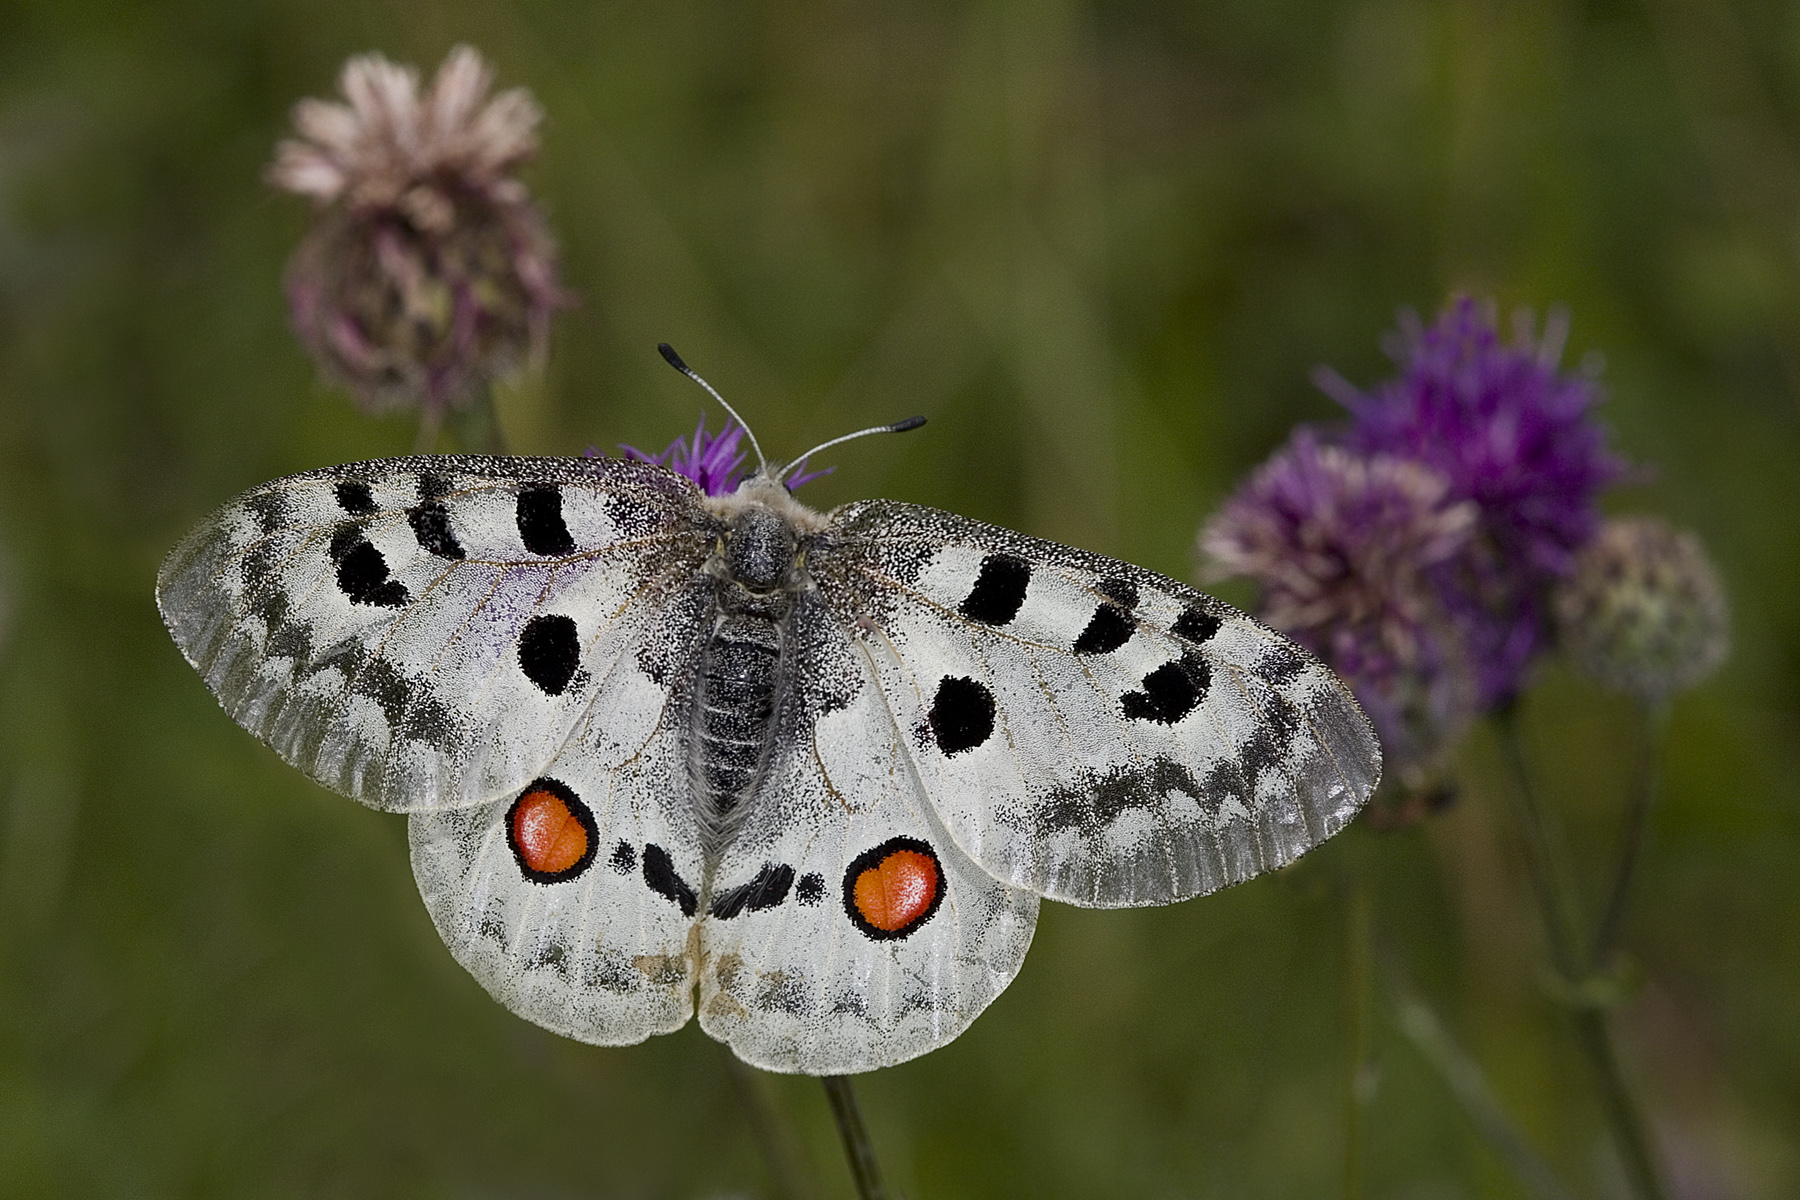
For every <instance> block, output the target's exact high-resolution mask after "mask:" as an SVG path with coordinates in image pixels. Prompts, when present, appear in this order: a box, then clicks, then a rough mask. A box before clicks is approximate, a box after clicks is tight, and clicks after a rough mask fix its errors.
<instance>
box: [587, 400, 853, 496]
mask: <svg viewBox="0 0 1800 1200" xmlns="http://www.w3.org/2000/svg"><path fill="white" fill-rule="evenodd" d="M743 438H744V427H743V426H742V425H739V424H738V423H737V421H736V420H735V419H733V418H730V417H727V418H726V419H725V428H723V429H721V430H720V431H719V432H717V433H709V432H707V429H706V414H704V413H702V414H701V415H700V424H698V425H696V426H695V427H694V436H693V437H691V438H676V439H675V440H674V441H672V442H670V443H669V445H668V448H667V449H666V450H664V451H663V452H662V453H661V454H646V453H644V452H643V451H642V450H639V449H638V448H637V447H635V446H626V445H620V447H619V449H621V450H623V451H624V452H625V457H626V458H632V459H636V460H637V461H638V462H647V463H655V464H656V465H657V466H659V467H667V468H669V470H671V471H674V472H675V473H676V474H677V475H685V476H687V477H688V478H689V479H691V480H693V481H694V482H695V483H696V484H697V485H699V488H700V490H701V491H703V492H705V493H706V494H707V495H708V496H724V495H727V494H728V493H731V492H735V491H737V486H738V484H740V483H742V482H744V480H745V478H747V477H748V476H749V474H750V472H748V471H746V470H745V469H744V463H745V462H746V461H748V456H747V455H745V454H744V453H743V452H742V451H741V450H740V449H738V446H739V444H740V443H741V442H742V441H743ZM836 469H837V468H835V467H826V468H825V469H824V470H823V471H802V472H800V473H799V474H797V475H795V476H794V477H793V478H792V479H789V480H788V481H787V488H788V491H790V492H791V491H794V490H795V489H796V488H799V487H801V486H802V485H804V484H808V483H811V482H812V481H813V480H815V479H818V478H820V477H821V476H825V475H829V474H831V473H832V471H834V470H836Z"/></svg>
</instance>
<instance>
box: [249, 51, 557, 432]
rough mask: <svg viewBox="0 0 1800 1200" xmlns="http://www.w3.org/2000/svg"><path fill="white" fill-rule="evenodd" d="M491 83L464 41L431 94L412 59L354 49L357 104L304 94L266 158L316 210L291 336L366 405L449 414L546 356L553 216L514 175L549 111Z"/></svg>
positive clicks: (294, 274) (292, 270)
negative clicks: (483, 388)
mask: <svg viewBox="0 0 1800 1200" xmlns="http://www.w3.org/2000/svg"><path fill="white" fill-rule="evenodd" d="M492 82H493V78H492V72H491V71H490V70H489V68H488V66H487V64H485V63H484V62H483V61H482V59H481V56H480V55H479V54H477V53H476V52H475V51H474V50H472V49H470V48H469V47H467V46H459V47H457V48H456V49H454V50H452V51H451V52H450V54H449V56H448V57H447V58H445V60H444V63H443V66H441V67H439V68H438V73H437V76H436V78H435V79H433V81H432V83H431V86H430V87H428V88H426V89H425V91H424V93H423V95H421V94H420V89H419V76H418V72H417V71H415V70H413V69H412V68H410V67H401V66H397V65H395V64H393V63H390V62H388V61H387V60H386V59H385V58H383V57H382V56H381V55H379V54H369V55H360V56H358V57H355V58H352V59H350V60H349V62H347V63H346V64H345V65H344V70H343V74H342V76H341V77H340V79H339V87H340V88H341V89H342V91H343V94H344V96H345V98H346V99H347V100H348V101H349V103H348V104H340V103H336V102H331V101H324V100H302V101H301V102H300V103H299V105H297V106H296V107H295V109H294V126H295V129H296V130H297V131H298V132H299V134H300V136H299V137H298V138H296V139H291V140H288V141H284V142H282V143H281V144H280V146H279V147H277V150H276V157H275V162H274V164H273V165H272V166H271V167H270V168H269V172H268V178H269V181H270V182H271V183H273V184H274V185H275V186H277V187H280V188H283V189H285V190H287V191H290V192H295V193H297V194H300V195H303V196H308V197H311V198H312V200H313V202H314V204H315V205H316V206H317V213H316V217H315V221H314V224H313V227H312V229H311V231H310V232H309V233H308V234H307V236H306V239H305V240H304V241H303V242H302V243H301V244H300V247H299V248H298V249H297V250H296V251H295V253H294V257H293V260H292V261H291V262H290V263H289V265H288V272H287V295H288V304H289V308H290V311H291V314H292V318H293V322H294V329H295V332H296V333H298V334H299V336H300V340H301V341H302V342H303V343H304V344H305V346H306V348H307V350H308V351H309V352H310V353H311V354H312V356H313V358H314V360H315V361H317V362H318V364H319V365H320V367H321V368H322V369H323V370H324V371H325V373H326V374H327V375H328V376H330V377H331V378H333V379H335V380H337V381H339V382H341V383H343V384H344V385H345V386H346V387H348V388H349V389H350V391H351V392H352V393H353V394H354V395H355V396H356V398H357V399H358V401H359V402H360V403H361V404H362V405H363V406H364V407H365V408H367V409H369V410H371V411H382V410H392V409H397V408H421V409H423V410H425V411H426V412H427V413H430V414H435V415H441V414H442V412H443V411H444V410H445V409H446V408H448V407H450V406H452V405H455V404H458V403H461V402H464V401H466V400H467V398H468V397H469V396H470V395H471V394H472V393H473V392H474V390H475V388H476V386H477V385H479V384H482V383H485V382H486V381H488V380H490V379H493V378H495V377H497V376H503V375H505V374H507V373H509V372H511V371H512V370H514V369H516V368H517V367H518V366H520V365H521V364H523V363H524V362H526V361H528V360H529V359H532V358H534V357H537V356H540V355H541V354H542V352H543V348H544V344H545V341H546V338H547V336H548V333H549V322H550V316H551V314H552V313H553V312H555V311H556V309H558V308H560V307H562V306H563V305H565V304H566V303H567V298H566V295H565V293H564V292H563V291H562V289H561V288H560V287H559V286H558V284H557V281H556V250H555V246H554V244H553V242H552V240H551V238H550V233H549V230H548V228H547V227H546V225H545V222H544V219H543V215H542V214H541V213H540V212H539V211H538V209H537V207H536V206H535V205H534V204H533V203H532V201H531V198H530V195H529V194H528V193H527V192H526V190H525V186H524V184H522V183H520V182H519V181H518V180H517V179H516V178H514V177H513V176H512V174H511V172H512V170H513V169H514V168H515V167H517V166H518V165H519V164H520V163H521V162H523V161H524V160H525V159H527V158H529V157H530V156H531V155H532V154H533V153H534V152H535V151H536V149H537V140H536V137H535V135H534V133H533V130H534V129H535V128H536V126H537V123H538V121H539V120H540V119H541V117H542V113H541V112H540V110H539V109H538V107H537V104H536V103H535V102H534V101H533V100H532V98H531V96H530V94H529V93H528V92H526V91H525V90H524V89H514V90H512V91H507V92H502V93H501V94H499V95H497V96H494V97H493V98H492V99H489V98H488V90H489V88H490V87H491V85H492Z"/></svg>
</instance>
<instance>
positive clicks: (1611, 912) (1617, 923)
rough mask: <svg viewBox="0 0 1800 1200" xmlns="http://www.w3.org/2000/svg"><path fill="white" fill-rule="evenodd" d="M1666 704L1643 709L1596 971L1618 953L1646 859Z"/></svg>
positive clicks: (1597, 937)
mask: <svg viewBox="0 0 1800 1200" xmlns="http://www.w3.org/2000/svg"><path fill="white" fill-rule="evenodd" d="M1667 711H1668V710H1667V708H1666V706H1664V705H1660V704H1659V705H1653V706H1648V707H1645V708H1644V709H1643V710H1642V717H1643V719H1642V721H1641V723H1640V726H1639V730H1638V762H1637V771H1636V773H1635V774H1634V776H1633V778H1632V784H1631V796H1630V798H1629V799H1628V800H1627V801H1626V809H1625V829H1624V832H1623V835H1622V837H1621V839H1620V844H1619V864H1618V867H1617V868H1616V869H1615V870H1614V871H1613V883H1612V888H1611V890H1610V891H1609V892H1608V894H1607V898H1606V907H1605V908H1604V909H1603V910H1602V913H1601V916H1600V925H1599V927H1598V928H1597V929H1596V930H1595V933H1594V946H1593V951H1592V953H1591V954H1590V955H1589V958H1588V961H1589V963H1590V964H1591V966H1592V969H1593V970H1594V971H1596V972H1600V971H1605V970H1608V969H1609V968H1610V967H1611V965H1612V960H1613V956H1614V955H1615V954H1617V953H1618V949H1619V939H1620V937H1621V935H1623V933H1624V931H1625V910H1626V908H1627V907H1628V906H1629V904H1630V902H1631V885H1632V882H1633V880H1634V879H1635V877H1636V875H1637V865H1638V862H1639V860H1640V859H1642V858H1643V851H1644V844H1645V842H1646V841H1647V840H1648V839H1649V835H1650V814H1651V812H1652V811H1654V809H1655V807H1656V796H1657V790H1658V784H1659V782H1660V779H1659V773H1658V771H1657V764H1656V758H1657V748H1658V747H1659V746H1660V745H1661V743H1662V731H1663V725H1664V721H1665V718H1666V715H1667Z"/></svg>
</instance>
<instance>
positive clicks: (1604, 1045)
mask: <svg viewBox="0 0 1800 1200" xmlns="http://www.w3.org/2000/svg"><path fill="white" fill-rule="evenodd" d="M1498 725H1499V730H1500V742H1501V745H1502V747H1503V748H1504V750H1505V753H1506V758H1507V761H1508V763H1509V764H1510V765H1511V767H1512V773H1513V785H1514V786H1513V788H1512V792H1513V795H1514V796H1515V797H1516V798H1517V800H1518V804H1519V813H1520V818H1521V821H1522V823H1523V825H1524V827H1525V851H1526V853H1525V857H1526V861H1527V864H1528V866H1529V870H1530V873H1531V878H1532V886H1533V887H1534V889H1535V890H1536V891H1537V893H1538V907H1539V911H1540V914H1541V916H1542V917H1543V921H1544V936H1545V939H1546V940H1547V941H1548V942H1549V944H1550V956H1551V960H1552V962H1554V963H1555V965H1556V971H1557V974H1558V975H1559V976H1560V979H1559V980H1558V981H1557V982H1558V988H1559V991H1560V992H1561V993H1562V995H1563V996H1564V998H1565V999H1569V1000H1572V1003H1573V1006H1574V1007H1573V1016H1574V1020H1575V1032H1576V1042H1577V1043H1578V1044H1579V1045H1580V1047H1581V1052H1582V1054H1583V1055H1584V1056H1585V1057H1586V1058H1587V1060H1588V1066H1589V1068H1590V1069H1591V1070H1592V1071H1593V1073H1594V1081H1595V1084H1596V1086H1597V1087H1598V1088H1599V1090H1600V1101H1601V1108H1602V1109H1603V1110H1604V1112H1605V1114H1606V1122H1607V1125H1608V1127H1609V1128H1610V1130H1611V1133H1612V1138H1613V1142H1614V1145H1615V1146H1616V1148H1617V1149H1618V1152H1619V1158H1620V1161H1621V1162H1622V1164H1623V1166H1624V1168H1625V1175H1626V1178H1627V1179H1628V1180H1629V1181H1630V1184H1631V1190H1632V1192H1633V1194H1634V1195H1636V1196H1637V1197H1638V1198H1639V1200H1666V1196H1667V1193H1666V1192H1665V1191H1664V1190H1663V1186H1662V1180H1661V1178H1660V1177H1659V1176H1658V1174H1657V1171H1656V1164H1655V1160H1654V1158H1653V1157H1652V1153H1651V1149H1650V1141H1649V1138H1648V1137H1647V1136H1646V1135H1645V1133H1644V1117H1643V1112H1642V1110H1641V1109H1640V1108H1639V1106H1638V1103H1637V1098H1636V1097H1635V1096H1634V1095H1633V1094H1632V1092H1631V1088H1630V1085H1629V1084H1627V1083H1626V1081H1625V1074H1624V1072H1623V1070H1621V1068H1620V1065H1619V1059H1618V1055H1617V1054H1616V1053H1615V1051H1614V1049H1613V1044H1612V1036H1611V1031H1610V1030H1609V1029H1608V1028H1607V1019H1606V1013H1605V1011H1604V1010H1603V1009H1601V1008H1599V1007H1597V1006H1595V1005H1594V1003H1593V1001H1592V999H1591V997H1590V996H1588V995H1587V993H1588V992H1589V991H1590V990H1591V989H1589V988H1588V987H1587V984H1588V983H1589V976H1588V970H1587V965H1588V964H1587V960H1586V959H1585V957H1584V956H1582V955H1581V951H1580V946H1581V941H1580V939H1579V936H1578V933H1577V931H1578V930H1579V929H1580V928H1581V921H1580V906H1579V904H1578V903H1577V900H1576V896H1575V889H1574V885H1573V884H1572V883H1571V881H1570V879H1569V874H1568V872H1567V871H1566V870H1563V869H1561V865H1560V859H1559V858H1558V857H1557V855H1556V853H1555V850H1556V842H1555V841H1554V840H1553V830H1552V826H1551V824H1550V821H1549V818H1548V815H1547V814H1546V813H1545V811H1544V808H1543V805H1542V804H1541V803H1540V802H1539V800H1538V796H1537V792H1536V790H1535V789H1534V788H1533V787H1532V785H1531V774H1530V771H1529V770H1528V769H1527V767H1526V764H1525V750H1524V745H1523V742H1522V740H1521V738H1520V736H1519V718H1518V711H1517V708H1516V707H1510V708H1506V709H1503V710H1501V712H1500V714H1499V719H1498Z"/></svg>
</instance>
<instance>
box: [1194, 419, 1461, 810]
mask: <svg viewBox="0 0 1800 1200" xmlns="http://www.w3.org/2000/svg"><path fill="white" fill-rule="evenodd" d="M1475 524H1476V512H1475V507H1474V505H1472V504H1470V503H1468V502H1466V501H1458V500H1456V499H1455V498H1454V497H1452V496H1451V494H1450V483H1449V480H1447V479H1446V478H1445V477H1444V476H1443V475H1442V474H1440V473H1439V472H1437V471H1435V470H1433V469H1431V468H1430V467H1427V466H1424V465H1422V464H1420V463H1417V462H1411V461H1408V460H1406V459H1402V458H1397V457H1394V456H1392V455H1385V454H1374V455H1363V454H1358V453H1356V452H1354V451H1352V450H1348V449H1346V448H1344V447H1342V446H1334V445H1327V444H1323V443H1321V441H1320V440H1319V438H1318V436H1317V435H1316V434H1315V433H1314V432H1313V431H1312V430H1309V429H1304V428H1302V429H1300V430H1298V431H1297V432H1296V433H1295V434H1294V436H1293V438H1292V439H1291V440H1290V441H1289V443H1288V444H1287V445H1286V446H1284V447H1283V448H1282V449H1281V450H1279V451H1277V452H1276V453H1275V454H1274V455H1273V456H1272V457H1271V458H1270V459H1269V461H1268V462H1266V463H1265V464H1263V466H1262V467H1260V468H1258V470H1257V472H1256V473H1255V474H1254V475H1253V476H1252V477H1251V478H1250V479H1249V481H1248V482H1246V483H1245V484H1244V485H1243V486H1242V487H1241V488H1239V489H1238V491H1237V493H1236V494H1235V495H1234V496H1232V497H1231V499H1230V500H1228V501H1227V502H1226V504H1225V506H1224V507H1223V508H1221V509H1220V510H1219V512H1218V513H1217V514H1215V515H1214V516H1213V517H1212V519H1211V520H1209V521H1208V522H1207V523H1206V525H1205V527H1204V528H1203V529H1202V530H1201V533H1200V539H1199V545H1200V552H1201V555H1202V559H1203V561H1204V563H1205V564H1206V574H1207V575H1208V576H1209V577H1211V578H1224V577H1228V576H1242V577H1246V578H1249V579H1251V580H1254V581H1255V582H1256V583H1257V584H1258V585H1259V586H1260V589H1261V597H1260V602H1259V604H1258V606H1257V614H1258V615H1259V616H1261V617H1262V618H1263V619H1264V620H1266V621H1268V622H1269V623H1270V624H1271V625H1273V626H1275V627H1276V628H1277V629H1280V630H1282V631H1283V632H1285V633H1287V634H1289V635H1290V636H1292V637H1294V638H1295V639H1296V640H1297V641H1299V642H1301V643H1302V644H1303V645H1305V646H1307V647H1309V648H1310V649H1312V650H1313V651H1314V652H1316V653H1317V654H1319V655H1320V656H1321V657H1323V658H1324V659H1325V660H1326V661H1327V662H1328V663H1330V664H1331V665H1332V667H1333V668H1335V669H1336V670H1337V671H1338V672H1339V673H1340V674H1342V675H1343V676H1344V677H1345V678H1346V679H1347V680H1348V681H1349V683H1350V685H1351V688H1352V690H1353V691H1354V692H1355V693H1356V696H1357V699H1358V700H1360V701H1361V702H1362V704H1363V707H1364V708H1365V709H1367V710H1368V712H1369V715H1370V717H1371V719H1372V720H1373V721H1374V722H1375V726H1376V730H1377V732H1378V733H1379V734H1380V735H1381V742H1382V747H1383V751H1384V753H1385V755H1386V757H1387V759H1388V762H1389V764H1390V766H1391V767H1392V768H1393V773H1394V776H1395V778H1396V779H1397V780H1400V781H1404V780H1405V779H1406V778H1407V777H1408V776H1409V775H1411V776H1415V777H1416V776H1418V775H1420V774H1421V773H1422V772H1424V771H1427V770H1429V769H1430V768H1431V767H1433V766H1435V765H1436V760H1437V759H1438V758H1439V757H1440V756H1441V754H1442V753H1443V751H1445V750H1446V749H1447V748H1448V747H1449V746H1450V745H1451V744H1453V743H1454V741H1455V740H1456V739H1457V737H1459V736H1460V734H1461V733H1462V731H1463V729H1464V728H1465V727H1466V725H1467V723H1468V721H1469V720H1470V718H1471V717H1472V715H1473V699H1474V697H1473V687H1472V681H1471V675H1470V671H1469V667H1468V664H1467V663H1466V662H1465V661H1464V660H1463V659H1462V657H1461V656H1460V653H1459V647H1458V645H1457V643H1456V641H1455V639H1454V638H1453V637H1450V636H1447V635H1448V633H1449V631H1448V628H1447V621H1446V618H1445V614H1444V612H1443V610H1442V608H1441V607H1440V605H1439V601H1438V597H1437V593H1436V590H1435V589H1434V588H1433V586H1432V583H1431V580H1430V572H1431V570H1432V568H1433V567H1435V566H1436V565H1438V564H1441V563H1444V562H1447V561H1449V560H1451V559H1453V558H1454V557H1455V556H1456V555H1458V554H1460V553H1462V552H1463V551H1464V550H1465V548H1466V547H1467V546H1468V544H1469V539H1470V537H1471V536H1472V535H1473V533H1474V530H1475Z"/></svg>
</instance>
